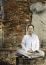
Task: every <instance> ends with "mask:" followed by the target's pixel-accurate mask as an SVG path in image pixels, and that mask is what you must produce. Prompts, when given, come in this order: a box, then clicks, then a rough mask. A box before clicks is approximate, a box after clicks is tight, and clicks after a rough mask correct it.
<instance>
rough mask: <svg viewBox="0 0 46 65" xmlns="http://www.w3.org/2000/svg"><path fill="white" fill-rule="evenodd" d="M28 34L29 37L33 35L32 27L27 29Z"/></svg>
mask: <svg viewBox="0 0 46 65" xmlns="http://www.w3.org/2000/svg"><path fill="white" fill-rule="evenodd" d="M28 33H29V34H30V35H31V34H32V33H33V26H29V27H28Z"/></svg>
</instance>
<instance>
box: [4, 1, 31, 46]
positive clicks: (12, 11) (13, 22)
mask: <svg viewBox="0 0 46 65" xmlns="http://www.w3.org/2000/svg"><path fill="white" fill-rule="evenodd" d="M4 12H5V20H6V21H5V22H3V24H4V47H16V45H19V43H21V40H22V37H23V35H24V34H25V33H26V26H27V25H28V24H30V23H31V12H30V11H29V3H28V1H27V0H22V1H17V0H8V1H6V2H5V4H4Z"/></svg>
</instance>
